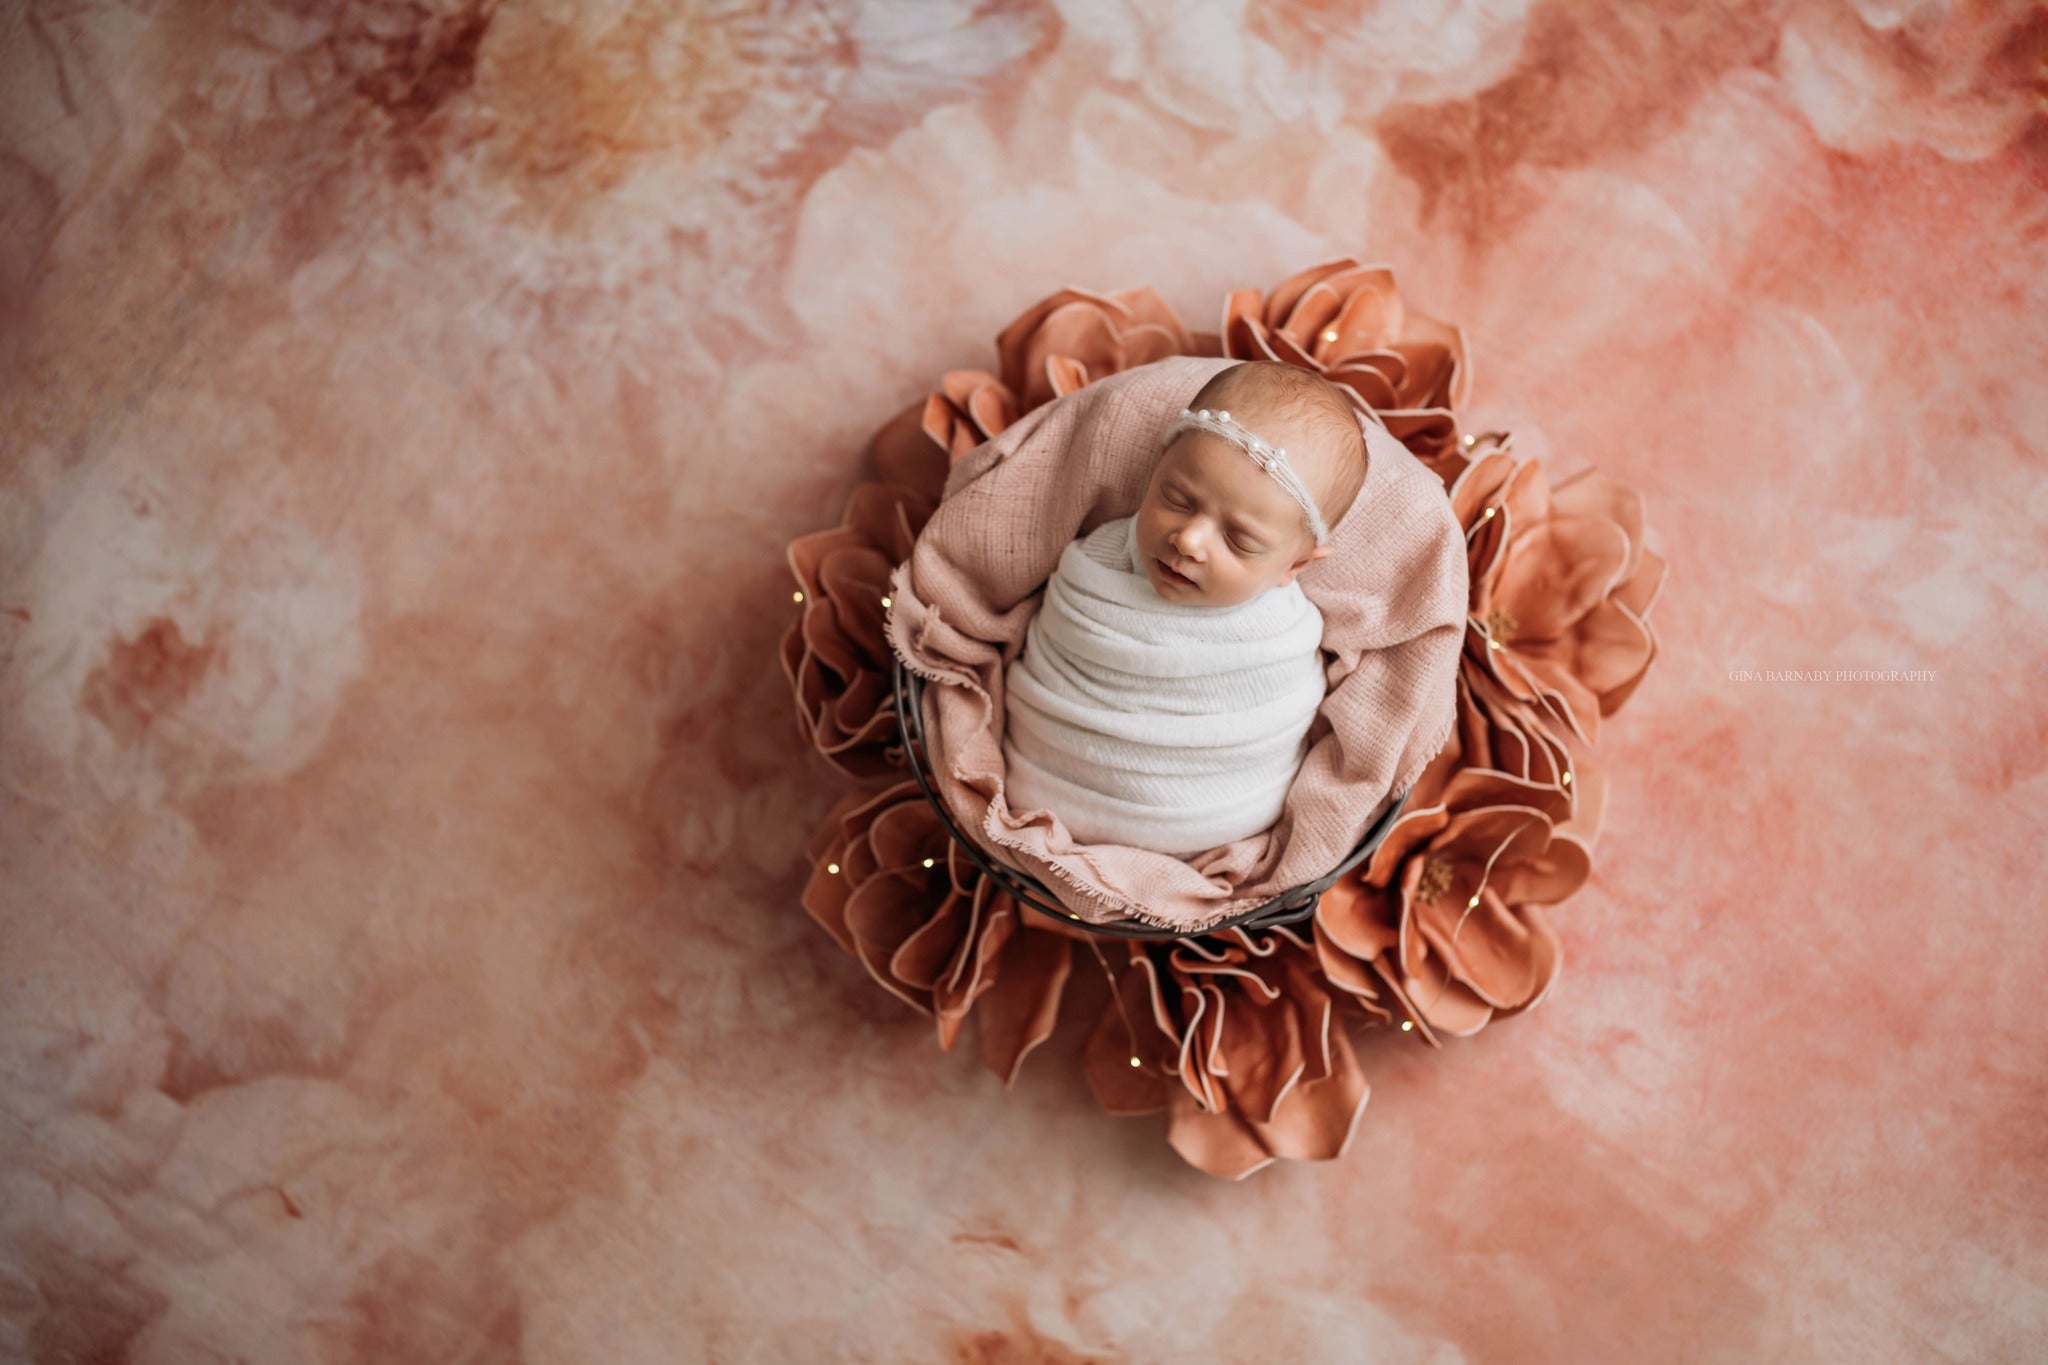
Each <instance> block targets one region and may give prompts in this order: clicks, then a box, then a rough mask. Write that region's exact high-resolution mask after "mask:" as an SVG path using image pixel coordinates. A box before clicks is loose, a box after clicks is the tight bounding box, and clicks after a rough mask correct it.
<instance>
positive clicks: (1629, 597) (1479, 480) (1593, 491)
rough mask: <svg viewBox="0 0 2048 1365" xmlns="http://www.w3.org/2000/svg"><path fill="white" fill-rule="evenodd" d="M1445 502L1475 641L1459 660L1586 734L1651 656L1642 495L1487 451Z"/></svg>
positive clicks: (1594, 477) (1592, 476)
mask: <svg viewBox="0 0 2048 1365" xmlns="http://www.w3.org/2000/svg"><path fill="white" fill-rule="evenodd" d="M1451 505H1452V508H1453V510H1455V511H1456V512H1457V514H1458V518H1459V521H1460V522H1461V523H1462V524H1463V525H1464V526H1465V527H1466V533H1467V547H1468V548H1467V555H1468V567H1469V569H1470V571H1471V583H1472V602H1471V617H1472V621H1473V626H1474V629H1475V630H1476V632H1477V633H1478V636H1479V638H1480V642H1481V645H1482V648H1480V649H1479V650H1478V659H1477V661H1476V662H1475V661H1474V660H1473V657H1472V655H1473V652H1472V651H1470V650H1468V651H1467V668H1468V670H1471V671H1480V672H1484V673H1485V674H1487V675H1488V676H1490V677H1491V678H1492V679H1494V680H1495V681H1496V682H1497V683H1499V684H1500V686H1501V687H1502V688H1503V689H1504V690H1505V691H1506V692H1507V694H1508V695H1510V696H1512V697H1513V698H1515V699H1516V700H1518V701H1521V702H1524V703H1528V704H1530V705H1532V706H1534V707H1535V708H1536V709H1537V710H1538V711H1539V712H1541V713H1542V714H1543V715H1544V716H1545V717H1546V718H1547V723H1550V724H1553V725H1555V726H1556V727H1558V729H1559V731H1560V733H1563V732H1566V731H1568V732H1569V733H1570V734H1571V735H1572V736H1574V737H1575V738H1577V739H1579V740H1582V741H1584V742H1587V743H1591V742H1592V741H1594V740H1596V739H1597V738H1598V737H1599V731H1600V718H1601V717H1603V716H1608V715H1612V714H1613V713H1614V712H1615V711H1616V710H1617V709H1619V708H1620V706H1621V704H1622V703H1623V702H1625V701H1626V700H1628V697H1629V695H1630V694H1631V693H1633V692H1634V691H1635V689H1636V686H1637V684H1639V683H1640V682H1641V681H1642V679H1643V675H1644V673H1645V672H1646V671H1647V670H1648V669H1649V667H1650V663H1651V661H1652V660H1653V659H1655V658H1656V656H1657V637H1656V635H1655V634H1654V633H1653V632H1652V631H1651V629H1650V625H1649V620H1648V617H1649V611H1650V607H1651V605H1652V604H1653V603H1654V602H1655V601H1656V597H1657V592H1658V589H1659V588H1660V587H1661V586H1662V585H1663V581H1664V561H1663V559H1661V558H1660V557H1659V556H1657V555H1656V554H1654V553H1652V552H1651V551H1650V550H1648V549H1647V548H1646V547H1645V546H1644V543H1643V540H1644V532H1643V509H1642V500H1641V499H1640V498H1639V497H1637V496H1636V494H1635V493H1633V492H1632V491H1630V490H1628V489H1626V488H1623V487H1622V486H1621V485H1620V484H1617V483H1615V482H1614V481H1613V480H1612V479H1609V478H1607V477H1606V476H1605V475H1602V474H1599V473H1595V472H1592V471H1587V472H1585V473H1582V474H1579V475H1576V476H1575V477H1573V478H1571V479H1568V480H1566V481H1565V482H1564V483H1563V484H1560V485H1558V486H1557V487H1556V488H1555V489H1553V488H1552V487H1551V486H1550V483H1549V480H1548V479H1546V478H1545V477H1544V474H1543V471H1542V470H1541V468H1539V467H1538V466H1537V465H1536V464H1534V463H1533V462H1528V461H1521V460H1517V459H1515V458H1514V457H1513V456H1511V455H1508V454H1506V453H1504V452H1492V453H1489V454H1487V455H1486V456H1485V457H1484V458H1481V459H1479V460H1477V461H1475V462H1474V463H1473V464H1472V465H1471V466H1470V467H1468V468H1467V469H1466V470H1465V471H1464V473H1463V474H1461V475H1460V476H1459V478H1458V481H1457V482H1456V483H1455V484H1454V485H1452V487H1451Z"/></svg>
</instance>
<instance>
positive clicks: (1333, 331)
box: [1323, 327, 1337, 341]
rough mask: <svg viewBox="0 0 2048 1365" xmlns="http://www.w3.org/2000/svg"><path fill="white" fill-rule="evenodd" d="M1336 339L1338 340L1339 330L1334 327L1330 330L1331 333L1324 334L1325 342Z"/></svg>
mask: <svg viewBox="0 0 2048 1365" xmlns="http://www.w3.org/2000/svg"><path fill="white" fill-rule="evenodd" d="M1336 339H1337V329H1336V328H1334V327H1332V328H1331V329H1330V330H1329V331H1327V332H1325V333H1323V340H1325V341H1335V340H1336Z"/></svg>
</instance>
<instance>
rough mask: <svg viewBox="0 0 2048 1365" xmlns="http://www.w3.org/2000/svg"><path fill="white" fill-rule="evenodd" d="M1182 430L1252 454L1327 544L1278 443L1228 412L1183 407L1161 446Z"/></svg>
mask: <svg viewBox="0 0 2048 1365" xmlns="http://www.w3.org/2000/svg"><path fill="white" fill-rule="evenodd" d="M1184 431H1206V432H1208V433H1209V434H1210V435H1211V436H1221V437H1222V438H1223V439H1224V440H1226V441H1228V442H1230V443H1231V444H1232V445H1234V446H1236V447H1237V448H1238V449H1239V450H1242V451H1243V452H1244V453H1245V454H1247V455H1249V456H1250V457H1251V460H1252V463H1253V464H1255V465H1257V466H1258V467H1259V468H1261V469H1263V470H1265V471H1266V473H1268V474H1270V475H1272V477H1273V482H1274V483H1277V484H1279V485H1280V487H1281V489H1282V490H1283V491H1285V492H1286V494H1287V496H1288V497H1290V498H1293V499H1294V500H1295V501H1296V502H1298V503H1300V504H1301V515H1302V517H1303V519H1304V520H1306V521H1307V522H1308V529H1309V531H1310V533H1311V534H1312V535H1314V536H1315V538H1316V544H1317V545H1327V544H1329V543H1330V528H1329V527H1327V526H1325V525H1323V514H1322V512H1321V511H1320V510H1318V509H1317V507H1316V500H1315V496H1314V495H1313V494H1312V493H1310V492H1309V491H1308V485H1307V484H1305V483H1303V482H1302V481H1301V475H1299V474H1297V473H1295V471H1294V466H1293V465H1291V464H1289V463H1288V462H1287V452H1286V451H1284V450H1282V449H1280V448H1279V447H1278V446H1270V445H1267V444H1266V443H1265V442H1264V441H1262V440H1260V439H1259V438H1258V437H1257V436H1254V435H1253V434H1252V433H1251V432H1249V431H1247V430H1246V429H1245V428H1244V427H1242V426H1240V425H1239V424H1238V423H1236V422H1233V421H1231V420H1230V414H1229V413H1227V412H1222V411H1217V412H1211V411H1209V410H1208V409H1207V408H1202V409H1201V410H1199V411H1197V410H1195V409H1193V408H1182V409H1181V410H1180V416H1178V417H1176V418H1174V419H1173V421H1172V423H1171V424H1170V425H1168V427H1167V428H1166V435H1165V436H1164V437H1162V438H1161V441H1160V443H1161V444H1162V445H1164V444H1168V443H1171V442H1172V440H1173V438H1174V437H1176V436H1178V435H1180V434H1181V433H1182V432H1184Z"/></svg>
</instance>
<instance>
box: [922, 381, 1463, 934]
mask: <svg viewBox="0 0 2048 1365" xmlns="http://www.w3.org/2000/svg"><path fill="white" fill-rule="evenodd" d="M1233 363H1234V362H1232V361H1228V360H1215V359H1203V358H1196V357H1188V356H1176V357H1173V358H1171V359H1168V360H1161V361H1156V362H1154V363H1153V364H1150V365H1145V366H1140V367H1139V368H1137V369H1134V370H1126V371H1123V372H1122V373H1120V374H1114V375H1111V376H1109V377H1107V378H1105V379H1100V380H1097V381H1095V382H1094V383H1092V384H1089V385H1087V386H1085V387H1083V388H1080V389H1076V390H1075V391H1073V392H1072V393H1069V394H1067V395H1065V396H1064V397H1061V398H1057V399H1054V400H1053V401H1052V402H1050V403H1047V404H1045V405H1044V406H1042V407H1039V408H1036V409H1034V410H1033V411H1031V412H1029V413H1027V414H1025V415H1024V416H1023V417H1022V418H1020V419H1019V420H1018V421H1017V422H1016V423H1015V424H1014V425H1012V426H1010V427H1009V428H1008V429H1006V430H1005V431H1004V432H1003V433H1002V434H1001V435H999V436H997V437H996V438H995V439H994V440H992V441H990V442H988V443H987V444H986V445H983V446H981V447H979V448H977V449H975V450H973V451H971V452H970V453H968V454H967V455H966V456H964V457H963V458H962V459H961V460H960V462H959V463H958V464H956V465H955V466H954V467H953V470H952V474H951V476H950V477H949V478H948V479H947V483H946V491H945V497H944V500H943V501H941V502H940V504H939V507H938V510H937V511H936V512H934V513H933V514H932V518H931V520H930V521H929V522H928V523H926V525H925V528H924V530H923V532H922V533H921V534H920V535H919V536H918V539H917V543H916V545H915V546H914V547H913V549H912V551H911V555H910V558H909V560H908V561H906V562H905V563H903V564H901V565H899V566H898V567H897V569H896V572H895V574H894V576H893V579H892V587H891V596H892V598H893V599H894V605H893V607H892V608H891V610H890V612H889V619H888V629H889V641H890V644H891V647H892V648H894V650H895V651H896V654H897V656H898V657H899V658H901V659H902V660H903V663H904V665H905V667H907V668H909V669H911V670H912V671H914V672H916V673H918V674H919V675H921V676H922V677H924V678H925V679H927V680H928V681H929V682H930V683H933V684H936V685H934V686H929V687H927V688H926V689H925V734H926V740H927V743H928V746H929V758H930V761H931V769H932V774H933V778H934V782H935V785H936V787H937V789H938V792H939V795H940V797H941V798H942V799H943V800H944V801H945V802H946V804H947V806H948V808H949V809H950V810H951V811H952V812H953V814H954V816H955V818H956V819H957V820H959V822H960V824H961V827H962V828H963V829H966V830H968V831H970V832H972V833H975V834H978V835H979V836H980V838H981V839H982V840H983V841H984V843H985V844H987V845H988V847H989V848H990V849H991V850H992V851H994V852H996V853H997V854H998V855H999V856H1000V857H1002V858H1003V859H1004V860H1005V861H1007V862H1009V863H1011V864H1012V865H1014V866H1016V867H1018V868H1021V869H1022V870H1023V871H1025V872H1028V873H1030V874H1032V875H1033V876H1035V877H1037V878H1038V879H1039V880H1040V881H1041V882H1043V883H1045V885H1046V886H1047V887H1049V888H1050V889H1051V890H1052V891H1053V892H1054V894H1056V895H1057V896H1058V897H1059V899H1060V901H1061V903H1062V904H1064V905H1065V906H1067V907H1068V909H1070V910H1071V911H1073V912H1074V913H1075V914H1076V915H1078V916H1079V917H1080V918H1081V919H1083V920H1086V921H1090V922H1097V923H1100V922H1104V921H1108V920H1114V919H1136V920H1140V921H1143V922H1145V923H1148V924H1152V925H1156V926H1158V927H1160V928H1163V929H1168V930H1172V931H1175V932H1180V933H1188V932H1193V931H1196V930H1200V929H1204V928H1207V927H1208V926H1210V925H1212V924H1215V923H1216V922H1217V921H1219V920H1223V919H1227V918H1230V917H1231V916H1233V915H1237V914H1241V913H1243V912H1245V911H1248V910H1251V909H1254V908H1256V907H1257V906H1259V905H1261V904H1263V903H1265V902H1266V901H1269V900H1271V899H1272V898H1273V897H1274V896H1276V895H1278V894H1279V893H1281V892H1283V891H1285V890H1287V889H1289V888H1290V887H1294V886H1299V885H1301V884H1303V883H1305V882H1310V881H1314V880H1315V879H1316V878H1318V877H1321V876H1323V875H1324V874H1325V873H1327V872H1328V871H1329V870H1330V869H1331V868H1333V867H1335V866H1336V865H1337V864H1338V863H1339V862H1340V861H1342V860H1343V857H1344V855H1345V854H1346V853H1348V852H1349V851H1350V850H1351V849H1352V848H1353V847H1354V846H1355V845H1356V844H1357V842H1358V840H1359V838H1360V837H1361V836H1362V835H1363V834H1364V832H1365V830H1366V828H1367V827H1368V826H1370V825H1371V824H1372V822H1373V820H1374V818H1375V817H1376V816H1377V815H1378V814H1379V813H1380V812H1381V811H1382V810H1383V809H1384V808H1385V806H1386V804H1387V802H1388V800H1389V799H1390V798H1391V797H1392V796H1394V795H1396V794H1398V793H1400V792H1403V791H1405V790H1407V788H1408V787H1410V786H1412V785H1413V784H1414V781H1415V779H1416V778H1417V777H1418V776H1419V775H1420V774H1421V772H1422V770H1423V768H1425V767H1426V766H1428V764H1429V761H1430V759H1432V758H1434V757H1435V756H1436V753H1437V751H1438V750H1439V749H1441V748H1442V747H1443V745H1444V742H1445V741H1446V740H1447V739H1449V737H1450V733H1451V724H1452V720H1453V718H1454V715H1455V709H1456V677H1457V668H1458V652H1459V648H1460V645H1461V642H1462V640H1463V634H1464V623H1465V608H1466V592H1467V587H1466V573H1465V540H1464V534H1463V532H1462V531H1461V530H1460V528H1459V526H1458V522H1457V519H1456V517H1455V516H1454V515H1453V514H1452V512H1451V506H1450V499H1449V498H1447V497H1446V496H1445V495H1444V490H1443V484H1442V483H1441V481H1439V480H1438V479H1437V477H1436V476H1435V475H1434V474H1432V473H1430V472H1429V471H1428V470H1427V469H1425V468H1423V466H1422V465H1421V464H1420V463H1419V462H1417V461H1416V459H1415V458H1414V457H1413V456H1412V455H1410V454H1409V453H1408V451H1407V449H1406V448H1405V447H1403V446H1402V445H1401V443H1400V442H1399V441H1398V440H1396V439H1395V438H1394V437H1393V436H1391V435H1390V434H1388V433H1387V432H1386V431H1385V430H1384V429H1382V428H1381V427H1379V426H1378V425H1377V424H1375V423H1373V422H1371V421H1366V422H1363V423H1362V424H1361V425H1362V426H1363V428H1364V431H1365V436H1366V442H1367V446H1368V449H1369V451H1370V468H1369V471H1368V474H1367V478H1366V484H1365V488H1364V490H1363V491H1362V492H1361V493H1360V494H1359V497H1358V499H1357V501H1356V502H1355V503H1353V504H1352V507H1351V510H1350V511H1349V512H1347V513H1346V514H1345V516H1344V519H1343V520H1342V521H1340V522H1339V523H1338V524H1337V525H1336V526H1335V527H1334V528H1333V529H1332V535H1331V547H1332V553H1331V555H1330V556H1329V557H1328V558H1327V559H1323V560H1321V561H1319V562H1317V563H1315V564H1312V565H1310V566H1309V568H1308V569H1307V570H1305V571H1304V572H1303V573H1302V575H1301V578H1300V583H1301V587H1302V591H1303V592H1304V593H1305V594H1306V595H1307V596H1308V599H1309V600H1310V601H1311V602H1313V603H1314V604H1315V605H1316V608H1317V609H1318V610H1319V611H1320V612H1321V613H1322V617H1323V644H1322V648H1323V652H1324V655H1325V656H1326V664H1325V676H1326V679H1327V681H1328V685H1329V691H1328V694H1327V695H1326V696H1325V697H1324V699H1323V704H1322V707H1321V709H1320V711H1319V712H1318V714H1317V717H1316V721H1315V724H1314V725H1313V726H1312V727H1311V729H1310V731H1309V751H1308V756H1307V757H1306V758H1305V759H1304V760H1303V762H1302V765H1301V770H1300V772H1299V773H1297V774H1296V776H1295V779H1294V785H1293V786H1292V787H1291V788H1290V789H1289V790H1288V794H1287V804H1286V806H1285V808H1284V809H1283V810H1282V812H1281V815H1280V818H1279V820H1278V821H1277V822H1276V823H1275V824H1274V825H1273V827H1272V828H1271V829H1269V830H1266V831H1263V832H1261V833H1258V834H1254V835H1252V836H1250V837H1249V838H1244V839H1238V840H1235V841H1233V842H1231V843H1228V844H1224V845H1221V846H1219V847H1216V848H1212V849H1208V850H1205V851H1204V852H1202V853H1200V854H1199V855H1197V856H1195V857H1193V858H1191V859H1188V860H1185V861H1183V860H1181V859H1179V858H1175V857H1172V856H1169V855H1167V854H1163V853H1155V852H1151V851H1149V850H1146V849H1138V848H1132V847H1130V846H1128V845H1122V844H1086V843H1082V842H1080V841H1078V840H1076V839H1075V838H1074V837H1073V835H1072V834H1071V833H1070V832H1069V831H1068V830H1067V829H1066V827H1065V826H1064V825H1063V824H1062V823H1061V822H1060V820H1059V817H1058V816H1056V815H1054V814H1052V813H1050V812H1046V811H1037V812H1033V813H1032V814H1030V815H1029V816H1028V817H1025V816H1020V815H1018V814H1017V813H1016V812H1015V811H1013V810H1012V809H1011V807H1010V804H1009V801H1008V800H1007V797H1006V794H1005V766H1004V760H1003V734H1004V728H1005V707H1004V672H1005V668H1006V666H1007V665H1008V664H1009V663H1010V662H1011V661H1012V660H1013V659H1015V658H1016V657H1017V655H1018V653H1019V652H1020V651H1021V649H1022V648H1023V644H1024V639H1025V632H1026V630H1027V628H1028V627H1029V625H1030V622H1031V618H1032V616H1033V614H1034V613H1035V612H1036V610H1037V608H1038V605H1039V600H1040V595H1041V591H1042V589H1043V588H1044V586H1045V583H1046V580H1047V579H1048V578H1049V577H1050V576H1051V575H1052V573H1053V571H1054V569H1055V568H1057V567H1058V565H1059V560H1060V555H1061V554H1062V553H1063V552H1064V551H1065V549H1066V547H1067V545H1068V543H1069V542H1071V541H1073V540H1074V539H1076V538H1077V537H1079V536H1082V535H1085V534H1087V533H1088V532H1090V531H1092V530H1094V529H1095V528H1096V527H1098V526H1100V525H1102V524H1103V523H1104V522H1107V521H1114V520H1116V519H1118V518H1120V517H1127V516H1130V515H1132V514H1133V513H1135V512H1136V511H1137V509H1138V503H1139V502H1140V500H1141V499H1142V498H1143V496H1144V491H1145V485H1146V483H1147V482H1148V481H1149V479H1150V477H1151V473H1152V466H1153V464H1154V463H1155V462H1156V461H1157V459H1158V457H1159V453H1160V442H1159V437H1160V435H1161V433H1162V432H1163V431H1164V430H1165V428H1166V424H1167V423H1168V422H1169V421H1170V420H1171V419H1172V418H1173V416H1174V415H1175V414H1176V413H1178V412H1179V411H1180V409H1181V408H1183V407H1185V406H1186V405H1187V402H1188V400H1189V399H1191V398H1192V397H1193V396H1194V394H1195V392H1196V391H1197V390H1198V389H1199V388H1201V386H1202V385H1203V384H1205V383H1207V382H1208V381H1209V379H1210V378H1211V377H1213V376H1214V375H1216V374H1217V373H1218V372H1220V371H1222V370H1225V369H1228V368H1229V367H1230V366H1231V365H1232V364H1233Z"/></svg>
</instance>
